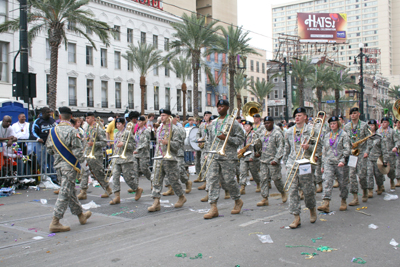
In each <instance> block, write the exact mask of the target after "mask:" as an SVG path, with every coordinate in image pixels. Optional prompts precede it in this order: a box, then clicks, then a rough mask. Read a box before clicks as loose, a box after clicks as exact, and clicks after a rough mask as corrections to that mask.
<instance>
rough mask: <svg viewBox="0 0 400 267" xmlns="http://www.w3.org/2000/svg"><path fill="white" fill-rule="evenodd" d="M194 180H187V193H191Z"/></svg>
mask: <svg viewBox="0 0 400 267" xmlns="http://www.w3.org/2000/svg"><path fill="white" fill-rule="evenodd" d="M192 184H193V183H192V181H190V180H189V181H187V183H186V190H185V193H186V194H189V193H190V191H192Z"/></svg>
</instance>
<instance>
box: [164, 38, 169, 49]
mask: <svg viewBox="0 0 400 267" xmlns="http://www.w3.org/2000/svg"><path fill="white" fill-rule="evenodd" d="M164 50H165V51H169V39H168V38H164Z"/></svg>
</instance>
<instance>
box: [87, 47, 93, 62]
mask: <svg viewBox="0 0 400 267" xmlns="http://www.w3.org/2000/svg"><path fill="white" fill-rule="evenodd" d="M86 65H93V47H91V46H86Z"/></svg>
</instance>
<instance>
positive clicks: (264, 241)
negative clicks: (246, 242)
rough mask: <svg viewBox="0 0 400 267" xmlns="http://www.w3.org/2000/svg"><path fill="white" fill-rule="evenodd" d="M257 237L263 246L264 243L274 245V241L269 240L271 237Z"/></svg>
mask: <svg viewBox="0 0 400 267" xmlns="http://www.w3.org/2000/svg"><path fill="white" fill-rule="evenodd" d="M257 236H258V239H259V240H260V241H261V243H263V244H265V243H268V244H272V243H274V241H273V240H272V238H271V236H270V235H257Z"/></svg>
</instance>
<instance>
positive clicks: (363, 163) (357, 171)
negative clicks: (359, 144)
mask: <svg viewBox="0 0 400 267" xmlns="http://www.w3.org/2000/svg"><path fill="white" fill-rule="evenodd" d="M367 165H368V163H367V159H366V158H364V153H360V155H358V161H357V165H356V168H353V167H349V169H350V170H349V177H350V193H351V194H357V193H358V182H357V176H358V179H359V180H360V185H361V189H368V180H367Z"/></svg>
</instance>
